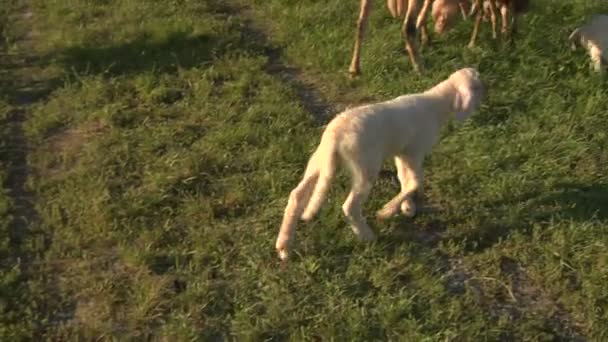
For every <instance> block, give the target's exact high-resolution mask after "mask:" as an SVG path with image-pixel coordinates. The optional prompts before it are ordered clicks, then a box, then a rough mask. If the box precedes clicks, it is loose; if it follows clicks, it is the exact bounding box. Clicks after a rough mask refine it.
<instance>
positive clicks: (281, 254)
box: [277, 248, 289, 261]
mask: <svg viewBox="0 0 608 342" xmlns="http://www.w3.org/2000/svg"><path fill="white" fill-rule="evenodd" d="M277 252H278V254H279V259H281V261H287V259H289V251H288V250H287V248H285V249H277Z"/></svg>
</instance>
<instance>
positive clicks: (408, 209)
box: [401, 200, 416, 218]
mask: <svg viewBox="0 0 608 342" xmlns="http://www.w3.org/2000/svg"><path fill="white" fill-rule="evenodd" d="M401 212H402V213H403V215H404V216H405V217H409V218H412V217H414V216H416V204H414V201H412V200H405V201H403V202H402V203H401Z"/></svg>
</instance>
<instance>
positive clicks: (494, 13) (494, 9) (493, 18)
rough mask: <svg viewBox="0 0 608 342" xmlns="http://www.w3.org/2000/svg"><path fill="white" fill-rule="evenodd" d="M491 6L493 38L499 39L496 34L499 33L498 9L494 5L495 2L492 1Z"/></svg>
mask: <svg viewBox="0 0 608 342" xmlns="http://www.w3.org/2000/svg"><path fill="white" fill-rule="evenodd" d="M489 4H490V20H491V21H492V38H493V39H497V38H498V34H497V33H496V32H497V31H496V22H497V20H496V19H497V16H496V12H497V8H496V4H495V3H494V0H490V2H489Z"/></svg>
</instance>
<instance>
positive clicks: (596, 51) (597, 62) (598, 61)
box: [589, 45, 605, 74]
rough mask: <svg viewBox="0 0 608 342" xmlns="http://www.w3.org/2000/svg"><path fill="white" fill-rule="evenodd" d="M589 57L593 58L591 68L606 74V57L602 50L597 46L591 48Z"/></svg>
mask: <svg viewBox="0 0 608 342" xmlns="http://www.w3.org/2000/svg"><path fill="white" fill-rule="evenodd" d="M589 55H590V56H591V68H592V69H593V70H594V71H595V72H598V73H600V74H601V73H603V72H604V67H605V65H604V57H603V53H602V50H601V49H600V48H598V47H597V46H595V45H594V46H591V47H590V48H589Z"/></svg>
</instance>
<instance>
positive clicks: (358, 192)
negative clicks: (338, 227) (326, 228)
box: [342, 162, 378, 241]
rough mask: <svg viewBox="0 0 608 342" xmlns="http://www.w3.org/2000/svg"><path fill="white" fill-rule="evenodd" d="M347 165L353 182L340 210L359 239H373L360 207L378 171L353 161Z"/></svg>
mask: <svg viewBox="0 0 608 342" xmlns="http://www.w3.org/2000/svg"><path fill="white" fill-rule="evenodd" d="M349 167H350V169H351V175H352V177H353V182H352V188H351V191H350V193H349V194H348V197H347V198H346V201H344V204H343V205H342V211H343V212H344V216H345V217H346V220H347V221H348V223H349V224H350V226H351V229H352V230H353V232H354V233H355V235H356V236H357V237H358V238H359V239H361V240H363V241H373V240H375V239H376V235H375V234H374V231H373V230H372V229H371V228H370V227H369V225H368V224H367V221H366V220H365V217H364V216H363V208H362V207H363V204H364V203H365V201H366V200H367V198H368V196H369V193H370V192H371V189H372V185H373V184H374V180H375V179H376V176H377V174H378V172H377V171H376V170H365V169H363V168H361V166H360V165H359V164H357V163H354V162H350V163H349Z"/></svg>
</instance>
